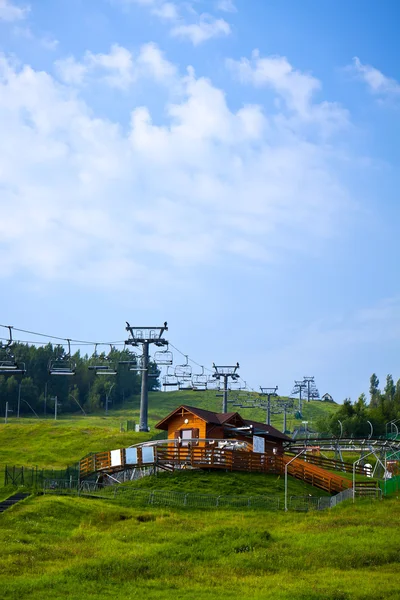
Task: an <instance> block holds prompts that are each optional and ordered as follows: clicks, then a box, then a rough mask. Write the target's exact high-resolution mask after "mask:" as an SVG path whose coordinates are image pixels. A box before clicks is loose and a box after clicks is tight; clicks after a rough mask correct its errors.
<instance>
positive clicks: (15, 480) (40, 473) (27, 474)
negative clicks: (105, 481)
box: [4, 465, 79, 489]
mask: <svg viewBox="0 0 400 600" xmlns="http://www.w3.org/2000/svg"><path fill="white" fill-rule="evenodd" d="M78 476H79V472H78V469H77V467H67V468H66V469H39V468H38V467H25V466H21V467H19V466H15V465H12V466H10V465H6V466H5V467H4V486H14V487H28V488H39V489H41V488H43V487H44V482H45V481H46V480H48V479H52V480H56V481H72V480H76V479H77V478H78Z"/></svg>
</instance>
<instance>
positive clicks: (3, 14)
mask: <svg viewBox="0 0 400 600" xmlns="http://www.w3.org/2000/svg"><path fill="white" fill-rule="evenodd" d="M29 11H30V8H29V7H28V6H23V7H21V6H17V5H16V4H14V3H13V2H11V1H10V0H0V21H8V22H10V23H11V22H13V21H21V20H22V19H26V17H27V15H28V13H29Z"/></svg>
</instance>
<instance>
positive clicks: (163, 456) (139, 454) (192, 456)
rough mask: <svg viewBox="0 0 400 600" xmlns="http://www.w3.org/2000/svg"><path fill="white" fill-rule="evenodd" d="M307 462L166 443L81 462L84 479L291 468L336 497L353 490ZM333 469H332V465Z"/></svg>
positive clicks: (295, 474) (344, 480)
mask: <svg viewBox="0 0 400 600" xmlns="http://www.w3.org/2000/svg"><path fill="white" fill-rule="evenodd" d="M307 459H308V457H306V460H303V459H302V458H296V459H294V460H293V456H290V455H285V454H283V455H275V454H270V453H257V452H251V451H246V450H227V449H225V448H218V447H214V446H213V445H208V446H204V445H203V446H197V447H196V446H194V447H190V448H188V447H182V446H179V445H177V444H174V443H171V442H162V443H159V444H157V443H155V444H154V445H142V446H136V447H134V448H126V449H120V450H113V451H107V452H98V453H96V454H89V455H88V456H85V457H84V458H82V460H81V461H80V478H81V479H85V478H87V477H89V476H91V475H93V474H101V473H107V474H112V473H118V472H120V471H125V470H127V469H134V468H144V467H155V468H158V469H162V470H165V471H171V472H172V471H175V470H176V469H185V468H195V469H220V470H224V471H243V472H248V473H268V474H274V475H283V474H284V472H285V467H286V465H288V466H287V472H288V475H290V476H292V477H296V478H297V479H300V480H302V481H305V482H307V483H309V484H311V485H313V486H314V487H317V488H319V489H322V490H325V491H327V492H330V493H332V494H334V493H338V492H341V491H343V490H345V489H348V488H350V487H352V481H351V480H350V479H349V478H348V477H343V476H341V475H339V474H337V473H332V472H331V471H328V470H326V469H324V468H323V467H322V466H320V465H318V464H314V462H316V461H314V460H313V462H309V461H308V460H307ZM290 461H292V462H290ZM289 462H290V464H288V463H289ZM329 466H331V467H332V465H331V464H330V465H329ZM336 466H337V465H336ZM372 483H374V484H375V482H371V484H372Z"/></svg>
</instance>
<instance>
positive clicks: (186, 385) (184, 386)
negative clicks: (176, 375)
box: [178, 379, 193, 392]
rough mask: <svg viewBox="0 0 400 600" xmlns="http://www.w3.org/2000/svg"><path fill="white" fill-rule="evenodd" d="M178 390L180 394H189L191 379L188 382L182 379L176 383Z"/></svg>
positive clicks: (191, 386)
mask: <svg viewBox="0 0 400 600" xmlns="http://www.w3.org/2000/svg"><path fill="white" fill-rule="evenodd" d="M178 390H179V391H180V392H189V391H190V392H191V391H193V383H192V380H191V379H189V380H187V379H186V380H185V379H184V380H182V381H178Z"/></svg>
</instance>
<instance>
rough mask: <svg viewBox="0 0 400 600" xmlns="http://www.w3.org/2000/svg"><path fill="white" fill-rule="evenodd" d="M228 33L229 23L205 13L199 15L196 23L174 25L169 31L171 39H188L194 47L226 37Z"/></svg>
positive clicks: (229, 31)
mask: <svg viewBox="0 0 400 600" xmlns="http://www.w3.org/2000/svg"><path fill="white" fill-rule="evenodd" d="M230 33H231V28H230V25H229V23H227V22H226V21H225V20H224V19H216V18H215V17H213V16H212V15H209V14H207V13H203V14H202V15H200V17H199V19H198V21H197V23H190V24H183V25H176V26H175V27H173V28H172V29H171V35H172V36H173V37H177V38H182V39H188V40H190V41H191V42H192V44H193V45H194V46H197V45H199V44H201V43H203V42H205V41H207V40H210V39H211V38H214V37H221V36H226V35H229V34H230Z"/></svg>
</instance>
